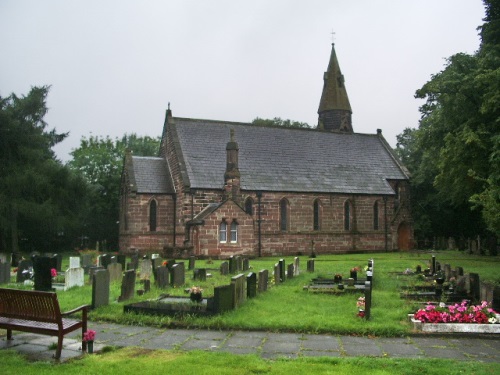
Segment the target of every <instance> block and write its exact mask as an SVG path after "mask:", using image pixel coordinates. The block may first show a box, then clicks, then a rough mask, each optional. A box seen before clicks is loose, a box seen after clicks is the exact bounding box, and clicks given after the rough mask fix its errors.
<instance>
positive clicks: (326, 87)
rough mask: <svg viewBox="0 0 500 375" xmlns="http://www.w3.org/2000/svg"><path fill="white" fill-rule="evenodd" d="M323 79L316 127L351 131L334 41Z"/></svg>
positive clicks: (349, 114) (346, 99) (349, 110)
mask: <svg viewBox="0 0 500 375" xmlns="http://www.w3.org/2000/svg"><path fill="white" fill-rule="evenodd" d="M323 81H324V83H323V93H322V94H321V100H320V102H319V109H318V115H319V116H318V129H323V130H329V131H341V132H347V133H352V132H353V130H352V119H351V115H352V110H351V105H350V104H349V98H348V97H347V91H346V88H345V85H344V76H343V75H342V72H341V71H340V67H339V62H338V60H337V55H336V54H335V45H334V43H332V53H331V55H330V62H329V63H328V69H327V71H326V72H325V74H324V75H323Z"/></svg>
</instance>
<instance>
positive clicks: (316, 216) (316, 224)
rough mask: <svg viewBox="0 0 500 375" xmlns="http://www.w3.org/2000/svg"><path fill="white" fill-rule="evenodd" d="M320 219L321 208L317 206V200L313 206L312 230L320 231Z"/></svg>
mask: <svg viewBox="0 0 500 375" xmlns="http://www.w3.org/2000/svg"><path fill="white" fill-rule="evenodd" d="M320 217H321V207H320V204H319V199H316V200H315V201H314V205H313V230H320V229H321V223H320Z"/></svg>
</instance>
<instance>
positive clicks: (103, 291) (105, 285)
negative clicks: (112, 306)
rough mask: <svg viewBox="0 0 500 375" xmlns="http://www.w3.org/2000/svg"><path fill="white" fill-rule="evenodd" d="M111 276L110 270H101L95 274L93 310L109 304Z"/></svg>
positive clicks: (93, 281)
mask: <svg viewBox="0 0 500 375" xmlns="http://www.w3.org/2000/svg"><path fill="white" fill-rule="evenodd" d="M109 283H110V274H109V271H108V270H105V269H100V270H97V271H96V272H94V276H93V278H92V308H93V309H95V308H97V307H99V306H106V305H108V304H109Z"/></svg>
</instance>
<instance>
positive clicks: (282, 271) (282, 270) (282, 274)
mask: <svg viewBox="0 0 500 375" xmlns="http://www.w3.org/2000/svg"><path fill="white" fill-rule="evenodd" d="M278 263H279V265H280V280H281V282H285V280H286V276H285V272H286V268H285V260H284V259H280V260H279V262H278Z"/></svg>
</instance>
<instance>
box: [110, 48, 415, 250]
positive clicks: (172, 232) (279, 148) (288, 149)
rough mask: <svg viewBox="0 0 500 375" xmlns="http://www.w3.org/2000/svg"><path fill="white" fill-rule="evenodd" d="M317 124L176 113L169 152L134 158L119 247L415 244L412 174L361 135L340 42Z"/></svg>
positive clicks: (128, 165)
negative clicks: (306, 126) (277, 123)
mask: <svg viewBox="0 0 500 375" xmlns="http://www.w3.org/2000/svg"><path fill="white" fill-rule="evenodd" d="M323 79H324V86H323V92H322V95H321V100H320V103H319V109H318V124H317V127H316V128H315V129H303V128H285V127H270V126H258V125H253V124H250V123H240V122H227V121H215V120H203V119H192V118H184V117H174V116H173V114H172V110H171V109H170V105H169V108H168V110H167V112H166V118H165V123H164V126H163V133H162V141H161V146H160V152H159V156H158V157H138V156H134V155H132V154H130V153H127V155H126V156H125V160H124V167H123V173H122V183H121V197H120V199H121V202H120V226H119V227H120V233H119V238H120V252H122V253H131V252H135V251H139V252H140V253H152V252H155V253H161V254H164V255H165V256H174V257H175V256H177V257H178V256H186V255H195V256H200V257H212V258H227V257H229V256H230V255H237V254H240V255H242V254H244V255H248V256H275V255H278V256H285V255H301V254H303V255H311V254H312V253H315V254H334V253H350V252H376V251H396V250H408V249H410V248H411V246H412V243H413V228H412V218H411V211H410V205H409V173H408V171H407V170H406V168H405V167H404V166H403V165H402V164H401V162H400V161H399V160H398V158H397V156H396V155H395V153H394V152H393V150H392V149H391V147H390V146H389V144H388V143H387V142H386V140H385V139H384V137H383V136H382V131H381V130H377V131H376V133H375V134H360V133H355V132H354V131H353V124H352V110H351V106H350V103H349V98H348V96H347V91H346V88H345V84H344V77H343V75H342V73H341V71H340V67H339V63H338V59H337V56H336V53H335V48H334V45H333V44H332V52H331V56H330V61H329V64H328V69H327V71H326V72H325V73H324V77H323Z"/></svg>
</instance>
